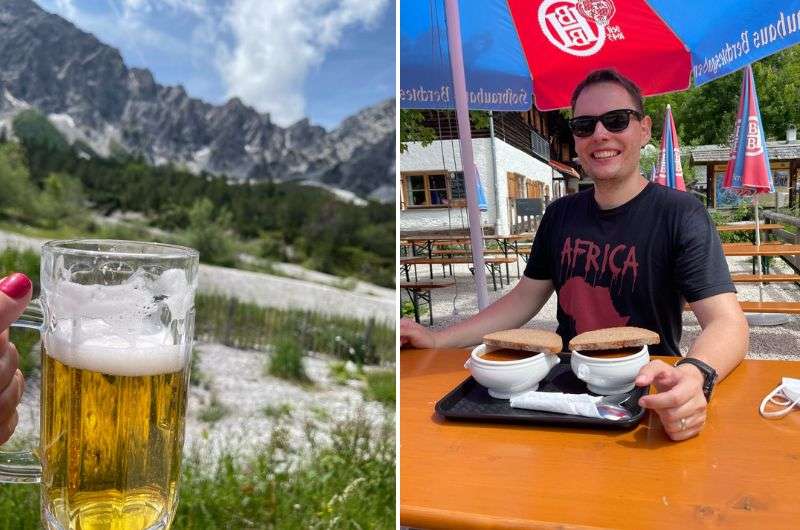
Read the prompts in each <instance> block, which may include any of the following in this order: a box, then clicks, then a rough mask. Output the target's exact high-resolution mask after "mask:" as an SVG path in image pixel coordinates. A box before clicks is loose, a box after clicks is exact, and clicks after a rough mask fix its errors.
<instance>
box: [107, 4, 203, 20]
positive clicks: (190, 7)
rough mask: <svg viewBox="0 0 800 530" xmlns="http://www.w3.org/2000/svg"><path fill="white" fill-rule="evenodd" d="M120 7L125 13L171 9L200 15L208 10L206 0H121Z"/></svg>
mask: <svg viewBox="0 0 800 530" xmlns="http://www.w3.org/2000/svg"><path fill="white" fill-rule="evenodd" d="M122 7H123V10H124V12H125V14H126V15H128V14H131V13H135V12H143V13H150V12H153V11H164V10H171V11H176V12H184V13H191V14H194V15H196V16H200V17H202V16H204V15H205V14H206V13H207V12H208V5H207V4H206V0H122Z"/></svg>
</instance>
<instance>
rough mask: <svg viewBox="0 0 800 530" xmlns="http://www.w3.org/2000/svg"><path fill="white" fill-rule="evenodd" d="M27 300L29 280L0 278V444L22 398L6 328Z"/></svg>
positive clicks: (14, 276) (21, 384) (14, 352)
mask: <svg viewBox="0 0 800 530" xmlns="http://www.w3.org/2000/svg"><path fill="white" fill-rule="evenodd" d="M30 300H31V281H30V280H29V279H28V277H27V276H25V275H24V274H19V273H14V274H11V275H9V276H7V277H5V278H3V279H2V280H0V329H2V330H3V332H2V333H0V445H2V444H4V443H5V442H6V441H7V440H8V439H9V438H11V435H12V434H13V433H14V429H16V427H17V421H18V419H19V418H18V416H17V405H19V402H20V400H21V399H22V391H23V389H24V388H25V382H24V380H23V379H22V372H20V371H19V354H18V353H17V348H16V347H15V346H14V344H12V343H11V342H9V340H8V329H7V328H8V327H9V326H10V325H11V323H12V322H14V321H15V320H16V319H17V317H19V315H21V314H22V311H23V310H24V309H25V306H26V305H28V302H30Z"/></svg>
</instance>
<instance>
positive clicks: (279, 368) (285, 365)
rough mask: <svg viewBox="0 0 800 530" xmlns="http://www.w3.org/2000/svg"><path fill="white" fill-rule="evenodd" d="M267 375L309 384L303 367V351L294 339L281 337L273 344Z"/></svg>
mask: <svg viewBox="0 0 800 530" xmlns="http://www.w3.org/2000/svg"><path fill="white" fill-rule="evenodd" d="M267 373H268V374H269V375H274V376H275V377H281V378H283V379H287V380H289V381H294V382H296V383H301V384H309V383H311V379H310V378H309V377H308V375H307V374H306V369H305V367H304V366H303V349H302V348H301V346H300V344H299V343H298V341H297V340H296V339H295V337H292V336H290V335H282V336H280V337H278V338H277V340H276V341H275V342H274V344H273V351H272V355H271V356H270V358H269V361H268V363H267Z"/></svg>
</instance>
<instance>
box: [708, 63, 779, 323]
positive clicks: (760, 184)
mask: <svg viewBox="0 0 800 530" xmlns="http://www.w3.org/2000/svg"><path fill="white" fill-rule="evenodd" d="M722 187H723V188H725V189H729V190H731V191H733V192H734V193H736V194H737V195H741V196H751V195H752V196H753V206H754V207H755V215H754V217H755V224H756V226H755V232H756V245H760V244H761V233H760V230H759V219H758V194H760V193H772V192H774V191H775V186H774V185H773V182H772V171H771V170H770V167H769V154H768V152H767V140H766V137H765V136H764V126H763V125H762V123H761V111H760V110H759V108H758V94H757V93H756V83H755V80H754V79H753V68H752V67H750V66H749V65H748V66H747V67H745V69H744V76H742V90H741V95H740V98H739V111H738V112H737V113H736V125H735V127H734V133H733V142H732V145H731V151H730V156H729V157H728V167H727V168H726V170H725V179H724V180H723V182H722ZM756 259H758V258H756ZM759 265H760V266H759V269H758V271H759V276H760V275H762V274H763V264H762V263H761V260H759ZM758 299H759V301H763V300H764V294H763V286H762V283H761V282H759V284H758ZM748 320H749V321H750V322H751V323H753V324H765V325H766V324H778V323H781V322H783V321H785V320H780V321H774V317H770V316H768V315H756V316H753V317H751V318H749V319H748Z"/></svg>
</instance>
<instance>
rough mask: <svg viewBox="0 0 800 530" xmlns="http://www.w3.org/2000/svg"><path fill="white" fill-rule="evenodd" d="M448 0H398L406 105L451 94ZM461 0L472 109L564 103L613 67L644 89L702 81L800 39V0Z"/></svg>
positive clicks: (448, 104) (436, 102)
mask: <svg viewBox="0 0 800 530" xmlns="http://www.w3.org/2000/svg"><path fill="white" fill-rule="evenodd" d="M444 3H445V0H403V1H402V2H401V4H400V106H401V107H403V108H421V109H445V108H451V109H452V108H454V106H455V96H454V86H453V81H452V75H451V73H450V69H451V56H450V53H449V49H448V41H447V29H448V28H447V22H446V20H445V8H444ZM459 4H460V5H459V10H460V24H461V27H460V29H461V36H462V41H463V45H462V49H463V57H464V70H465V77H466V85H467V93H468V105H469V108H472V109H483V110H501V111H503V110H504V111H509V110H519V111H525V110H528V109H530V107H531V103H532V102H533V100H534V99H535V102H536V106H537V107H538V108H539V109H540V110H552V109H557V108H563V107H568V106H569V105H570V96H571V94H572V90H573V88H575V86H576V85H577V84H578V82H580V81H581V80H582V79H583V78H585V77H586V75H587V74H588V73H589V72H591V71H592V70H596V69H598V68H608V67H613V68H616V69H617V70H618V71H619V72H620V73H621V74H623V75H624V76H626V77H628V78H630V79H632V80H633V81H634V82H635V83H636V84H637V85H639V87H640V88H641V89H642V93H643V94H645V95H652V94H661V93H665V92H672V91H677V90H685V89H687V88H689V79H690V75H694V78H695V83H696V84H697V85H702V84H704V83H708V82H709V81H713V80H714V79H717V78H719V77H722V76H724V75H727V74H730V73H732V72H735V71H736V70H739V69H741V68H742V67H743V66H745V65H747V64H750V63H752V62H754V61H757V60H759V59H761V58H763V57H766V56H768V55H771V54H773V53H775V52H777V51H780V50H782V49H784V48H786V47H788V46H791V45H793V44H796V43H798V42H800V13H798V11H800V0H776V1H770V2H764V1H763V0H695V1H693V2H691V3H686V2H675V1H674V0H648V1H644V0H481V1H480V2H477V1H462V2H460V3H459ZM656 65H657V66H656ZM532 79H533V81H532ZM533 92H535V98H534V97H533Z"/></svg>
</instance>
